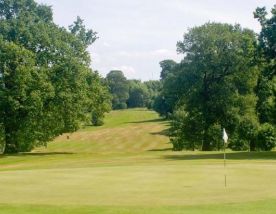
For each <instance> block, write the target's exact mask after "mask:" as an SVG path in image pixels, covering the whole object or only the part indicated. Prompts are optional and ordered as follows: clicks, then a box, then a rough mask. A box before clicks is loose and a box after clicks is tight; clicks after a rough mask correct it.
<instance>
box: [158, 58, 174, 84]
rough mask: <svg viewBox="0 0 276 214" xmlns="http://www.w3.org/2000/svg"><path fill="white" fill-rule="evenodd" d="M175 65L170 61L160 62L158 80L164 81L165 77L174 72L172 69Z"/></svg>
mask: <svg viewBox="0 0 276 214" xmlns="http://www.w3.org/2000/svg"><path fill="white" fill-rule="evenodd" d="M176 65H177V63H176V62H175V61H173V60H171V59H167V60H163V61H161V62H160V67H161V69H162V70H161V73H160V78H161V80H165V79H166V78H167V76H168V75H169V74H170V73H171V72H172V71H173V70H174V67H175V66H176Z"/></svg>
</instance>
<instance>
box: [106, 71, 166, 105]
mask: <svg viewBox="0 0 276 214" xmlns="http://www.w3.org/2000/svg"><path fill="white" fill-rule="evenodd" d="M105 81H106V84H107V85H108V87H109V91H110V93H111V95H112V108H113V109H114V110H118V109H126V108H139V107H140V108H141V107H147V108H149V109H152V107H153V103H154V100H155V98H156V97H157V95H158V94H159V92H160V90H161V82H160V81H158V80H150V81H145V82H142V81H141V80H135V79H133V80H128V79H127V78H126V77H125V76H124V74H123V72H122V71H120V70H113V71H110V72H109V73H108V74H107V75H106V78H105Z"/></svg>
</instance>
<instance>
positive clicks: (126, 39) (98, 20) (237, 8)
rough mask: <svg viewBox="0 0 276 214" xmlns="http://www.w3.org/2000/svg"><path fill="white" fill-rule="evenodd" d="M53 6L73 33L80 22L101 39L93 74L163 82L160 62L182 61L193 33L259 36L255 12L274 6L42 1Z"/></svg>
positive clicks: (179, 0)
mask: <svg viewBox="0 0 276 214" xmlns="http://www.w3.org/2000/svg"><path fill="white" fill-rule="evenodd" d="M37 2H38V3H44V4H47V5H51V6H52V8H53V11H54V20H55V22H56V23H57V24H59V25H60V26H64V27H68V26H69V25H70V24H72V23H73V22H74V20H76V17H77V16H80V17H81V18H82V19H84V21H85V25H86V26H87V28H91V29H93V30H94V31H97V32H98V36H99V37H100V38H99V39H98V40H97V41H96V42H95V43H94V44H93V45H92V46H91V47H90V48H89V51H90V53H91V58H92V68H93V69H94V70H98V71H99V72H100V74H102V76H105V75H106V74H107V73H108V72H109V71H110V70H112V69H120V70H122V71H123V72H124V74H125V75H126V76H127V77H128V78H135V79H141V80H149V79H159V75H160V67H159V62H160V61H162V60H164V59H174V60H176V61H180V59H181V58H182V57H183V56H182V55H178V54H177V53H176V43H177V41H179V40H182V37H183V34H184V33H185V32H187V30H188V28H191V27H193V26H198V25H201V24H204V23H206V22H208V21H216V22H226V23H231V24H235V23H239V24H241V25H242V26H243V27H248V28H250V29H253V30H254V31H256V32H259V31H260V26H259V24H258V22H257V21H256V20H255V19H254V18H253V11H254V10H255V9H256V7H258V6H266V7H267V8H268V9H269V10H270V9H271V7H272V6H273V5H274V4H275V1H274V0H262V1H260V0H227V1H226V0H224V1H223V0H37Z"/></svg>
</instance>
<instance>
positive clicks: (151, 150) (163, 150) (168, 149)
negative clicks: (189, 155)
mask: <svg viewBox="0 0 276 214" xmlns="http://www.w3.org/2000/svg"><path fill="white" fill-rule="evenodd" d="M148 151H149V152H165V151H172V148H164V149H150V150H148Z"/></svg>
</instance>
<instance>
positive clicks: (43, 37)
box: [0, 0, 111, 153]
mask: <svg viewBox="0 0 276 214" xmlns="http://www.w3.org/2000/svg"><path fill="white" fill-rule="evenodd" d="M97 38H98V37H97V33H96V32H94V31H93V30H89V29H86V28H85V26H84V23H83V20H82V19H80V18H79V17H78V18H77V20H76V21H75V22H74V23H73V24H72V25H71V26H69V27H68V28H63V27H59V26H58V25H56V24H55V23H54V21H53V12H52V8H51V7H49V6H46V5H43V4H37V3H36V2H35V1H34V0H0V142H1V143H0V144H1V145H2V147H3V150H4V152H5V153H17V152H24V151H30V150H31V149H32V148H34V147H35V146H40V145H46V144H47V142H48V141H50V140H52V139H54V138H55V137H56V136H58V135H61V134H62V133H65V132H74V131H76V130H77V129H79V128H80V127H82V126H83V125H84V124H87V123H91V122H92V123H96V122H97V121H98V120H100V118H102V117H103V116H104V113H105V112H107V111H109V110H110V109H111V95H110V94H109V90H108V87H107V86H106V84H105V82H104V81H103V79H102V78H101V77H100V76H99V74H98V73H97V72H94V71H92V70H91V68H90V63H91V60H90V55H89V53H88V51H87V48H88V46H90V45H91V44H93V43H94V42H95V40H96V39H97Z"/></svg>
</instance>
